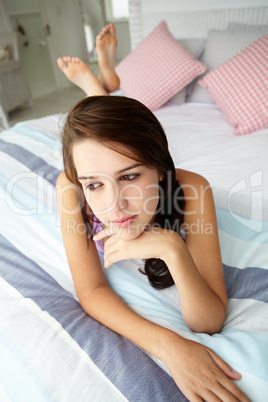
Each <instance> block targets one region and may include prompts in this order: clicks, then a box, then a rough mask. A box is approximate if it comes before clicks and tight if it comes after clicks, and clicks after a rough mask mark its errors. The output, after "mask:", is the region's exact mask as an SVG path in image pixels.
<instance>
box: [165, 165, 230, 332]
mask: <svg viewBox="0 0 268 402" xmlns="http://www.w3.org/2000/svg"><path fill="white" fill-rule="evenodd" d="M177 179H178V180H179V183H180V185H181V186H182V188H183V190H184V195H185V201H186V204H185V212H184V224H183V227H184V229H185V243H186V246H185V244H182V243H183V242H182V241H180V243H179V244H180V245H181V247H180V246H179V247H178V248H177V250H176V252H174V253H170V254H169V257H167V262H166V263H167V265H168V266H169V267H170V270H171V274H172V275H173V279H174V282H175V283H176V286H177V288H178V291H179V294H180V298H181V308H182V313H183V316H184V317H185V320H186V321H187V324H188V325H189V326H190V328H192V329H193V330H194V331H196V332H206V333H214V332H219V331H220V330H221V327H222V325H223V321H224V318H225V314H226V308H227V294H226V289H225V283H224V276H223V268H222V261H221V253H220V245H219V238H218V228H217V220H216V211H215V205H214V200H213V194H212V191H211V187H210V185H209V183H208V182H207V180H206V179H204V178H203V177H202V176H200V175H197V174H195V173H191V172H187V171H184V170H180V169H177ZM174 250H175V249H174ZM178 267H179V269H178Z"/></svg>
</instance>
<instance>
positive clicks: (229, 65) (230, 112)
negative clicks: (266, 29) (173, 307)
mask: <svg viewBox="0 0 268 402" xmlns="http://www.w3.org/2000/svg"><path fill="white" fill-rule="evenodd" d="M199 83H200V84H201V85H203V86H204V87H206V88H207V89H208V90H209V92H210V95H211V97H212V98H213V99H214V101H215V102H216V103H217V105H218V106H219V107H220V108H221V110H222V111H223V113H224V114H225V116H226V118H227V120H228V121H229V123H230V124H232V125H233V126H234V127H235V128H236V130H235V134H236V135H241V134H249V133H252V132H253V131H256V130H261V129H263V128H266V127H268V35H265V36H263V37H261V38H260V39H258V40H257V41H255V42H253V43H252V44H251V45H249V46H248V47H247V48H246V49H244V50H242V51H241V52H239V53H238V54H237V55H236V56H234V57H233V58H231V59H230V60H228V61H227V62H225V63H223V64H222V65H220V66H219V67H217V68H216V69H215V70H212V71H211V72H210V73H208V74H207V75H205V77H204V78H203V79H202V80H201V81H200V82H199Z"/></svg>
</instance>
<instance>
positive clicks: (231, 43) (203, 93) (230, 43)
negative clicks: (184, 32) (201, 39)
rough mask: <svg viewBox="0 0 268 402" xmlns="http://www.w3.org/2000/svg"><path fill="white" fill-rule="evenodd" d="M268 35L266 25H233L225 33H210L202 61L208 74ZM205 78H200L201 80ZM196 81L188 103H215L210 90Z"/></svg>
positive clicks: (214, 31) (217, 31)
mask: <svg viewBox="0 0 268 402" xmlns="http://www.w3.org/2000/svg"><path fill="white" fill-rule="evenodd" d="M267 33H268V26H266V25H260V26H259V25H246V24H237V23H231V24H229V26H228V28H227V29H226V30H225V31H219V30H216V29H212V30H210V31H209V32H208V38H207V42H206V47H205V50H204V52H203V54H202V56H201V58H200V61H201V62H202V63H204V64H205V65H206V66H207V72H209V71H211V70H214V69H215V68H217V67H218V66H220V65H221V64H223V63H224V62H226V61H227V60H229V59H231V58H232V57H234V56H235V55H236V54H237V53H239V52H240V51H241V50H243V49H245V48H246V47H247V46H249V45H250V44H251V43H253V42H254V41H255V40H257V39H259V38H260V37H262V36H263V35H265V34H267ZM202 78H203V76H202V77H200V80H201V79H202ZM198 81H199V79H198V80H197V81H195V83H194V85H193V89H192V92H191V94H190V96H189V97H188V99H187V102H201V103H214V101H213V99H212V98H211V96H210V94H209V92H208V90H207V89H206V88H204V87H202V86H201V85H199V84H198Z"/></svg>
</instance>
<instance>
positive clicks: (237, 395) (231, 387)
mask: <svg viewBox="0 0 268 402" xmlns="http://www.w3.org/2000/svg"><path fill="white" fill-rule="evenodd" d="M208 352H209V353H210V355H211V357H212V359H213V360H214V361H215V363H216V364H217V366H218V367H219V368H220V369H221V370H222V372H223V373H224V374H225V375H226V376H227V377H229V378H230V379H232V380H240V379H241V374H239V373H237V372H236V371H235V370H233V369H232V367H231V366H230V365H229V364H227V363H226V362H225V361H224V360H222V359H221V358H220V357H219V356H218V355H217V354H216V353H215V352H213V351H212V350H211V349H208ZM227 377H223V378H222V380H219V382H220V384H221V386H222V387H223V390H224V393H226V391H229V392H230V393H231V394H232V395H233V397H234V401H236V400H238V401H243V402H249V401H250V400H249V399H248V397H247V396H246V395H245V394H244V393H243V392H242V391H241V390H240V389H239V388H237V386H236V385H235V384H234V383H233V382H231V381H229V380H228V378H227ZM224 393H223V396H224ZM223 400H224V399H223Z"/></svg>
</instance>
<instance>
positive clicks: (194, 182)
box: [176, 169, 210, 189]
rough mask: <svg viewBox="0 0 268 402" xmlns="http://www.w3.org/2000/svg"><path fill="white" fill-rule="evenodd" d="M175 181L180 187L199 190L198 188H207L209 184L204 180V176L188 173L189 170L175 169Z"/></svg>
mask: <svg viewBox="0 0 268 402" xmlns="http://www.w3.org/2000/svg"><path fill="white" fill-rule="evenodd" d="M176 179H177V180H178V182H179V183H180V185H181V186H182V187H183V188H185V189H186V188H187V187H188V188H190V187H191V186H194V187H196V188H199V187H200V186H209V187H210V184H209V182H208V181H207V179H205V177H204V176H201V175H200V174H198V173H194V172H190V171H189V170H184V169H176Z"/></svg>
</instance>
